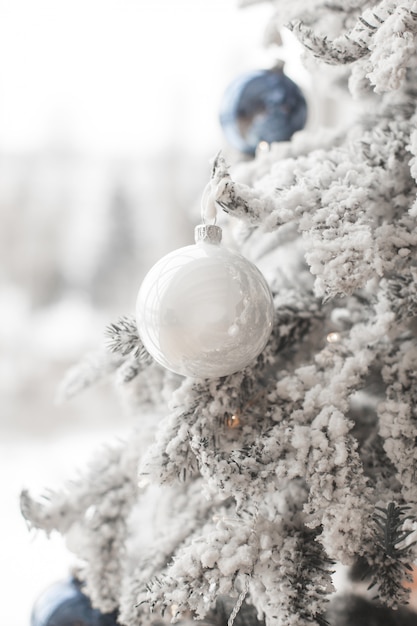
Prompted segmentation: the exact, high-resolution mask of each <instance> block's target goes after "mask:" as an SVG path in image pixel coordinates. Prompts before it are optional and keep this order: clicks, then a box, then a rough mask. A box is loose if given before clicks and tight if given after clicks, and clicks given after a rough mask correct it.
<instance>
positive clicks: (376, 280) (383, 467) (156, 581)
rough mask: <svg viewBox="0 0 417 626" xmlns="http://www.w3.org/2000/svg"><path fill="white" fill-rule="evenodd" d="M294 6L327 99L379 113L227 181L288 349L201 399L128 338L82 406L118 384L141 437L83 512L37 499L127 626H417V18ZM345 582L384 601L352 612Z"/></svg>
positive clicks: (202, 386)
mask: <svg viewBox="0 0 417 626" xmlns="http://www.w3.org/2000/svg"><path fill="white" fill-rule="evenodd" d="M242 4H248V3H244V2H242ZM275 5H276V13H275V16H274V18H273V26H274V28H273V29H271V32H272V31H273V30H274V29H275V30H279V28H280V27H282V26H284V25H286V26H288V27H289V28H290V29H291V30H292V31H293V33H295V35H296V36H297V37H298V39H299V40H300V42H301V43H302V44H303V46H304V47H305V49H306V62H307V63H308V67H309V69H310V70H311V71H312V72H318V73H320V77H321V82H323V80H324V78H323V76H325V75H326V72H327V70H326V69H325V68H326V64H330V65H333V66H339V69H337V68H333V69H332V71H331V72H329V74H328V75H329V84H328V89H336V83H337V85H338V86H337V88H342V85H343V84H344V83H345V84H348V86H349V90H350V93H351V94H352V98H356V100H357V102H358V103H359V104H360V105H361V111H360V112H359V114H358V116H357V119H355V121H354V122H353V123H351V124H350V125H349V127H348V128H342V129H341V128H337V129H336V130H334V131H327V132H323V130H322V129H315V130H311V131H301V132H300V133H298V134H297V135H296V136H295V137H294V138H293V139H292V140H291V141H290V142H285V143H279V144H272V145H271V149H270V150H269V151H268V152H261V153H259V154H258V155H257V156H256V157H255V158H254V159H253V160H252V161H250V162H245V163H241V164H239V165H236V166H234V167H233V169H229V168H228V167H227V164H226V162H225V160H224V159H223V157H222V156H221V155H220V156H218V157H217V158H216V159H215V161H214V164H213V171H212V179H211V189H212V193H213V194H214V198H215V200H216V203H217V205H218V206H219V207H221V209H223V211H224V213H225V214H228V216H227V215H225V217H224V218H222V219H221V222H222V226H223V231H224V236H225V238H227V241H228V243H229V245H235V246H236V249H237V250H238V251H239V252H240V253H241V254H243V255H244V256H245V257H246V258H248V259H249V260H251V261H252V262H253V263H255V264H256V265H257V266H258V267H259V268H260V269H261V270H262V272H263V274H264V275H265V277H266V279H267V281H268V283H269V286H270V288H271V291H272V294H273V298H274V321H273V329H272V334H271V336H270V339H269V341H268V343H267V344H266V347H265V348H264V349H263V351H262V352H261V354H260V355H259V356H258V357H257V358H256V359H254V360H253V361H252V362H251V363H250V364H249V365H248V366H247V367H245V368H244V369H242V370H240V371H238V372H236V373H233V374H231V375H227V376H223V377H221V378H210V379H204V378H200V379H196V378H190V377H185V378H184V377H182V376H178V375H176V374H172V373H171V372H169V371H167V370H165V369H164V368H162V367H161V366H160V365H158V364H157V363H155V361H154V360H153V359H152V358H151V357H150V356H149V354H148V353H147V351H146V349H145V348H144V346H143V344H142V342H141V340H140V338H139V336H138V332H137V327H136V322H135V319H134V317H133V316H132V317H126V318H124V319H123V320H120V321H118V322H115V324H114V325H113V326H112V327H111V328H109V329H108V344H109V345H108V347H109V350H108V356H107V358H106V359H104V360H103V358H102V357H100V359H98V360H97V362H96V363H95V364H94V363H92V362H89V363H85V364H84V365H83V366H80V368H78V369H77V370H74V372H72V373H71V375H70V377H69V379H68V389H69V390H73V389H76V388H81V387H83V386H85V385H86V384H88V382H89V381H95V380H96V379H97V378H98V377H99V376H100V375H101V374H102V375H103V376H104V375H106V376H108V375H109V373H113V374H114V376H115V377H116V378H117V380H118V381H119V383H120V386H121V388H122V390H123V393H124V394H125V395H126V397H127V399H128V400H129V402H130V404H131V406H132V407H133V409H134V410H135V412H136V414H137V428H136V430H135V432H133V433H132V435H131V436H130V437H129V438H128V440H127V441H126V442H125V443H123V444H121V443H118V444H117V445H115V446H114V447H111V448H109V449H108V450H106V451H105V452H102V453H101V454H100V455H99V456H98V457H97V458H96V459H95V460H94V461H93V462H92V464H91V466H90V467H89V468H88V470H87V471H86V472H85V474H84V475H83V476H82V478H80V479H79V480H78V481H75V482H72V483H70V484H68V485H66V487H65V489H63V490H62V492H52V493H48V494H47V495H46V497H45V498H43V499H40V500H37V499H33V498H32V497H30V496H29V494H27V493H24V494H23V495H22V510H23V513H24V515H25V517H26V518H27V520H28V521H29V523H30V524H31V525H32V526H34V527H38V528H42V529H44V530H45V531H46V532H47V533H49V532H51V531H53V530H57V531H58V532H60V533H62V534H63V535H66V536H67V537H68V542H69V545H70V547H71V548H72V549H73V550H74V552H75V553H76V554H77V555H78V556H79V557H80V559H81V561H80V562H81V564H82V567H81V568H80V571H79V572H78V576H79V577H81V578H83V579H84V580H85V581H86V582H85V589H86V592H87V593H88V595H89V596H90V597H91V599H92V603H93V605H94V606H96V607H98V608H99V609H100V610H101V611H103V612H110V611H113V610H115V609H117V610H118V611H119V621H120V623H121V624H126V626H136V625H139V624H141V625H142V624H148V623H149V624H152V623H160V622H161V621H164V622H166V623H168V622H169V621H170V620H171V619H172V618H173V619H178V620H184V619H194V620H202V619H204V620H205V621H208V622H209V623H212V624H225V623H226V621H227V620H228V619H229V617H230V618H231V620H233V618H236V620H242V623H244V624H251V625H252V624H254V623H255V622H256V620H257V619H259V620H265V623H266V624H267V626H275V625H277V626H278V625H285V626H289V625H297V626H302V625H304V624H319V625H322V624H324V623H326V620H327V621H329V622H330V623H331V624H350V623H355V624H362V623H364V624H365V623H367V624H373V623H375V624H376V623H381V621H383V622H384V623H386V624H389V623H393V624H394V623H398V624H399V623H402V624H406V623H410V624H414V623H417V621H416V616H414V617H413V616H412V614H411V613H405V612H404V609H403V608H402V605H404V604H405V603H406V602H407V598H408V593H409V591H408V589H407V586H406V584H405V583H406V581H407V580H408V579H409V578H410V571H411V567H412V564H413V561H414V560H415V559H416V557H417V550H416V547H415V544H414V539H415V533H416V531H417V517H416V516H417V486H416V485H417V481H416V467H417V446H416V436H417V408H416V407H417V385H416V382H417V345H416V339H415V335H416V332H417V331H416V328H417V327H416V324H415V319H414V318H415V317H416V315H417V203H416V193H417V183H416V180H417V158H416V156H417V113H416V101H417V69H416V60H417V54H416V36H417V2H416V1H415V0H381V1H379V2H375V1H374V0H343V2H342V1H339V0H331V1H328V0H326V1H325V0H292V1H291V2H288V1H287V0H275ZM229 216H233V217H229ZM223 222H224V223H223ZM133 288H134V287H133V286H132V289H133ZM339 564H342V565H343V566H347V567H350V568H351V569H352V576H355V575H356V573H357V571H358V570H359V572H360V575H361V576H362V577H363V578H364V579H365V581H366V584H368V585H369V586H370V592H369V598H368V599H364V598H361V599H356V600H355V598H353V597H349V598H346V597H343V595H340V596H337V595H336V597H335V598H334V597H333V595H332V592H333V582H332V572H333V571H334V569H335V568H336V569H337V568H338V567H339ZM372 603H375V604H372ZM377 604H378V605H379V606H377ZM373 607H374V608H373ZM384 607H385V608H384ZM391 609H394V610H391ZM236 616H237V617H236Z"/></svg>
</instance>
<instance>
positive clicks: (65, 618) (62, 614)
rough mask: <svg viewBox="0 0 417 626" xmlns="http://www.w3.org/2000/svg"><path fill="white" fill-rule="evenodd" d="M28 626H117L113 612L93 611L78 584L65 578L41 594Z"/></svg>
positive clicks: (71, 579)
mask: <svg viewBox="0 0 417 626" xmlns="http://www.w3.org/2000/svg"><path fill="white" fill-rule="evenodd" d="M30 626H117V611H114V612H113V613H101V612H100V611H98V610H97V609H93V607H92V606H91V602H90V600H89V598H88V597H87V596H86V595H85V594H84V593H83V592H82V591H81V583H80V582H79V581H78V580H76V579H75V578H69V579H68V580H63V581H60V582H57V583H54V584H53V585H52V586H51V587H48V589H46V591H44V592H43V593H42V594H41V596H40V597H39V598H38V600H37V601H36V602H35V605H34V607H33V609H32V614H31V618H30Z"/></svg>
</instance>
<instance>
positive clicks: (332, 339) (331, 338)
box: [326, 331, 340, 343]
mask: <svg viewBox="0 0 417 626" xmlns="http://www.w3.org/2000/svg"><path fill="white" fill-rule="evenodd" d="M326 340H327V343H337V342H338V341H340V333H338V332H336V331H332V332H331V333H329V334H328V335H327V337H326Z"/></svg>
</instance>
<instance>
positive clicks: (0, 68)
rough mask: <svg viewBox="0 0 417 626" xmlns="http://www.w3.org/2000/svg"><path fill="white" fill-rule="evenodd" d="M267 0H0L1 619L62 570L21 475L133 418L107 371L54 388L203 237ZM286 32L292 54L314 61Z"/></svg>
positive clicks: (267, 58)
mask: <svg viewBox="0 0 417 626" xmlns="http://www.w3.org/2000/svg"><path fill="white" fill-rule="evenodd" d="M271 10H272V9H271V6H270V5H269V3H266V4H265V5H264V4H260V5H255V6H253V7H249V8H247V9H245V10H238V9H237V7H236V3H235V0H149V1H146V0H0V260H1V262H0V490H1V491H0V494H1V495H0V497H1V499H0V502H1V510H0V514H1V524H0V528H1V533H0V555H1V567H0V589H1V591H2V593H1V596H2V597H3V598H4V599H5V600H3V602H2V616H3V621H4V622H5V623H6V624H8V626H24V625H25V624H28V623H29V613H30V608H31V606H32V603H33V601H34V599H35V598H36V596H37V595H38V594H39V592H40V591H41V590H43V589H44V588H45V587H46V586H47V585H48V584H49V583H51V582H53V581H55V580H56V579H59V578H62V577H64V576H65V575H66V572H67V566H68V563H69V562H70V561H71V558H70V557H69V555H68V554H67V553H66V551H65V549H64V547H63V546H62V545H61V543H60V541H59V539H57V538H52V540H51V541H49V542H47V541H46V539H45V538H44V537H43V536H42V535H38V536H36V537H35V538H34V537H32V535H29V533H28V532H27V530H26V527H25V524H24V522H23V520H22V518H21V517H20V513H19V508H18V494H19V492H20V490H21V489H22V488H23V487H29V488H30V489H31V490H32V491H35V492H41V491H42V487H43V486H48V487H49V486H54V485H59V484H60V481H61V480H63V479H64V478H65V477H71V475H73V474H74V472H75V470H76V469H77V468H80V467H82V466H83V464H84V463H85V461H86V459H88V457H89V455H90V453H91V451H92V450H93V449H94V448H96V447H97V445H98V444H99V442H101V441H106V440H107V441H108V440H109V439H111V438H112V437H113V436H115V435H116V434H117V435H119V434H121V433H123V432H124V431H125V430H126V429H128V428H129V425H130V420H131V419H132V418H131V417H128V416H126V415H124V414H123V411H122V409H121V408H120V405H119V403H118V401H117V398H116V396H115V394H114V393H113V391H112V389H111V388H110V387H103V386H101V387H100V388H99V389H97V390H91V391H89V392H87V393H85V394H84V395H83V396H80V397H79V398H77V399H75V400H74V401H71V402H70V403H68V404H66V405H63V406H57V405H56V404H55V403H54V395H55V390H56V387H57V385H58V383H59V381H60V379H61V377H62V376H63V374H64V373H65V371H66V370H67V368H68V367H70V366H71V365H72V364H73V363H74V362H76V361H77V360H78V359H79V358H80V357H81V356H82V355H83V354H84V353H86V352H88V351H90V350H92V349H94V348H96V347H100V346H101V345H102V343H103V329H104V328H105V326H106V325H107V324H108V323H110V322H111V321H115V320H116V319H117V317H118V316H119V315H122V314H126V313H131V312H132V311H133V309H134V302H135V298H136V294H137V290H138V287H139V284H140V281H141V278H142V277H143V275H144V273H145V272H146V270H147V269H148V268H149V267H150V265H151V264H152V263H153V262H155V261H156V260H157V259H158V258H159V257H160V256H161V255H163V254H165V253H166V252H168V251H169V250H171V249H174V248H176V247H178V246H179V245H185V244H187V243H191V242H192V235H193V226H194V224H195V223H196V222H197V221H198V214H199V204H200V195H201V193H202V190H203V188H204V186H205V184H206V182H207V180H208V176H209V171H210V170H209V159H210V158H211V157H213V156H214V154H216V153H217V151H218V150H219V148H220V147H222V146H223V138H222V135H221V131H220V128H219V124H218V107H219V102H220V99H221V96H222V94H223V91H224V89H225V87H226V86H227V84H228V83H229V82H230V81H231V80H232V79H233V78H234V77H235V76H236V75H237V74H238V73H242V72H244V71H246V70H249V69H253V68H257V67H268V66H269V65H271V64H272V63H273V61H274V60H275V57H274V56H273V55H272V54H271V53H269V52H267V51H265V50H264V49H263V48H262V38H263V35H264V28H265V26H266V23H267V20H268V18H269V17H270V14H271ZM297 50H298V49H297V47H296V46H295V44H292V43H291V40H290V39H289V40H288V42H287V46H286V60H287V65H286V71H287V74H288V75H289V76H291V77H292V78H294V79H295V80H296V81H297V82H298V83H299V84H300V86H301V87H302V88H304V89H308V76H307V75H306V72H305V71H304V70H303V69H302V68H301V65H300V61H299V57H298V53H297Z"/></svg>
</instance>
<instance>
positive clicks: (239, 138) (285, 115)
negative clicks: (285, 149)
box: [220, 69, 307, 155]
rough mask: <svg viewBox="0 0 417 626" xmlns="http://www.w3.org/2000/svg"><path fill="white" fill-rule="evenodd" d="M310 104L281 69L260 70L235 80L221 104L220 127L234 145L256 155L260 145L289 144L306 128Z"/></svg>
mask: <svg viewBox="0 0 417 626" xmlns="http://www.w3.org/2000/svg"><path fill="white" fill-rule="evenodd" d="M306 120H307V103H306V100H305V98H304V96H303V94H302V92H301V90H300V89H299V87H298V86H297V85H296V84H295V83H294V82H293V81H292V80H291V79H290V78H288V76H285V74H284V73H283V71H282V70H281V69H272V70H259V71H255V72H250V73H248V74H245V75H243V76H240V77H238V78H236V79H235V80H234V81H233V82H232V83H231V84H230V85H229V86H228V88H227V89H226V91H225V93H224V96H223V99H222V102H221V105H220V124H221V126H222V128H223V132H224V135H225V137H226V139H227V141H228V142H229V143H230V145H231V146H233V147H234V148H236V149H237V150H239V151H240V152H243V153H245V154H252V155H253V154H254V153H255V151H256V148H257V146H258V144H259V143H260V142H266V143H268V144H270V143H272V142H274V141H288V140H289V139H290V138H291V137H292V135H293V134H294V133H295V132H296V131H297V130H301V129H302V128H304V125H305V123H306Z"/></svg>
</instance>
